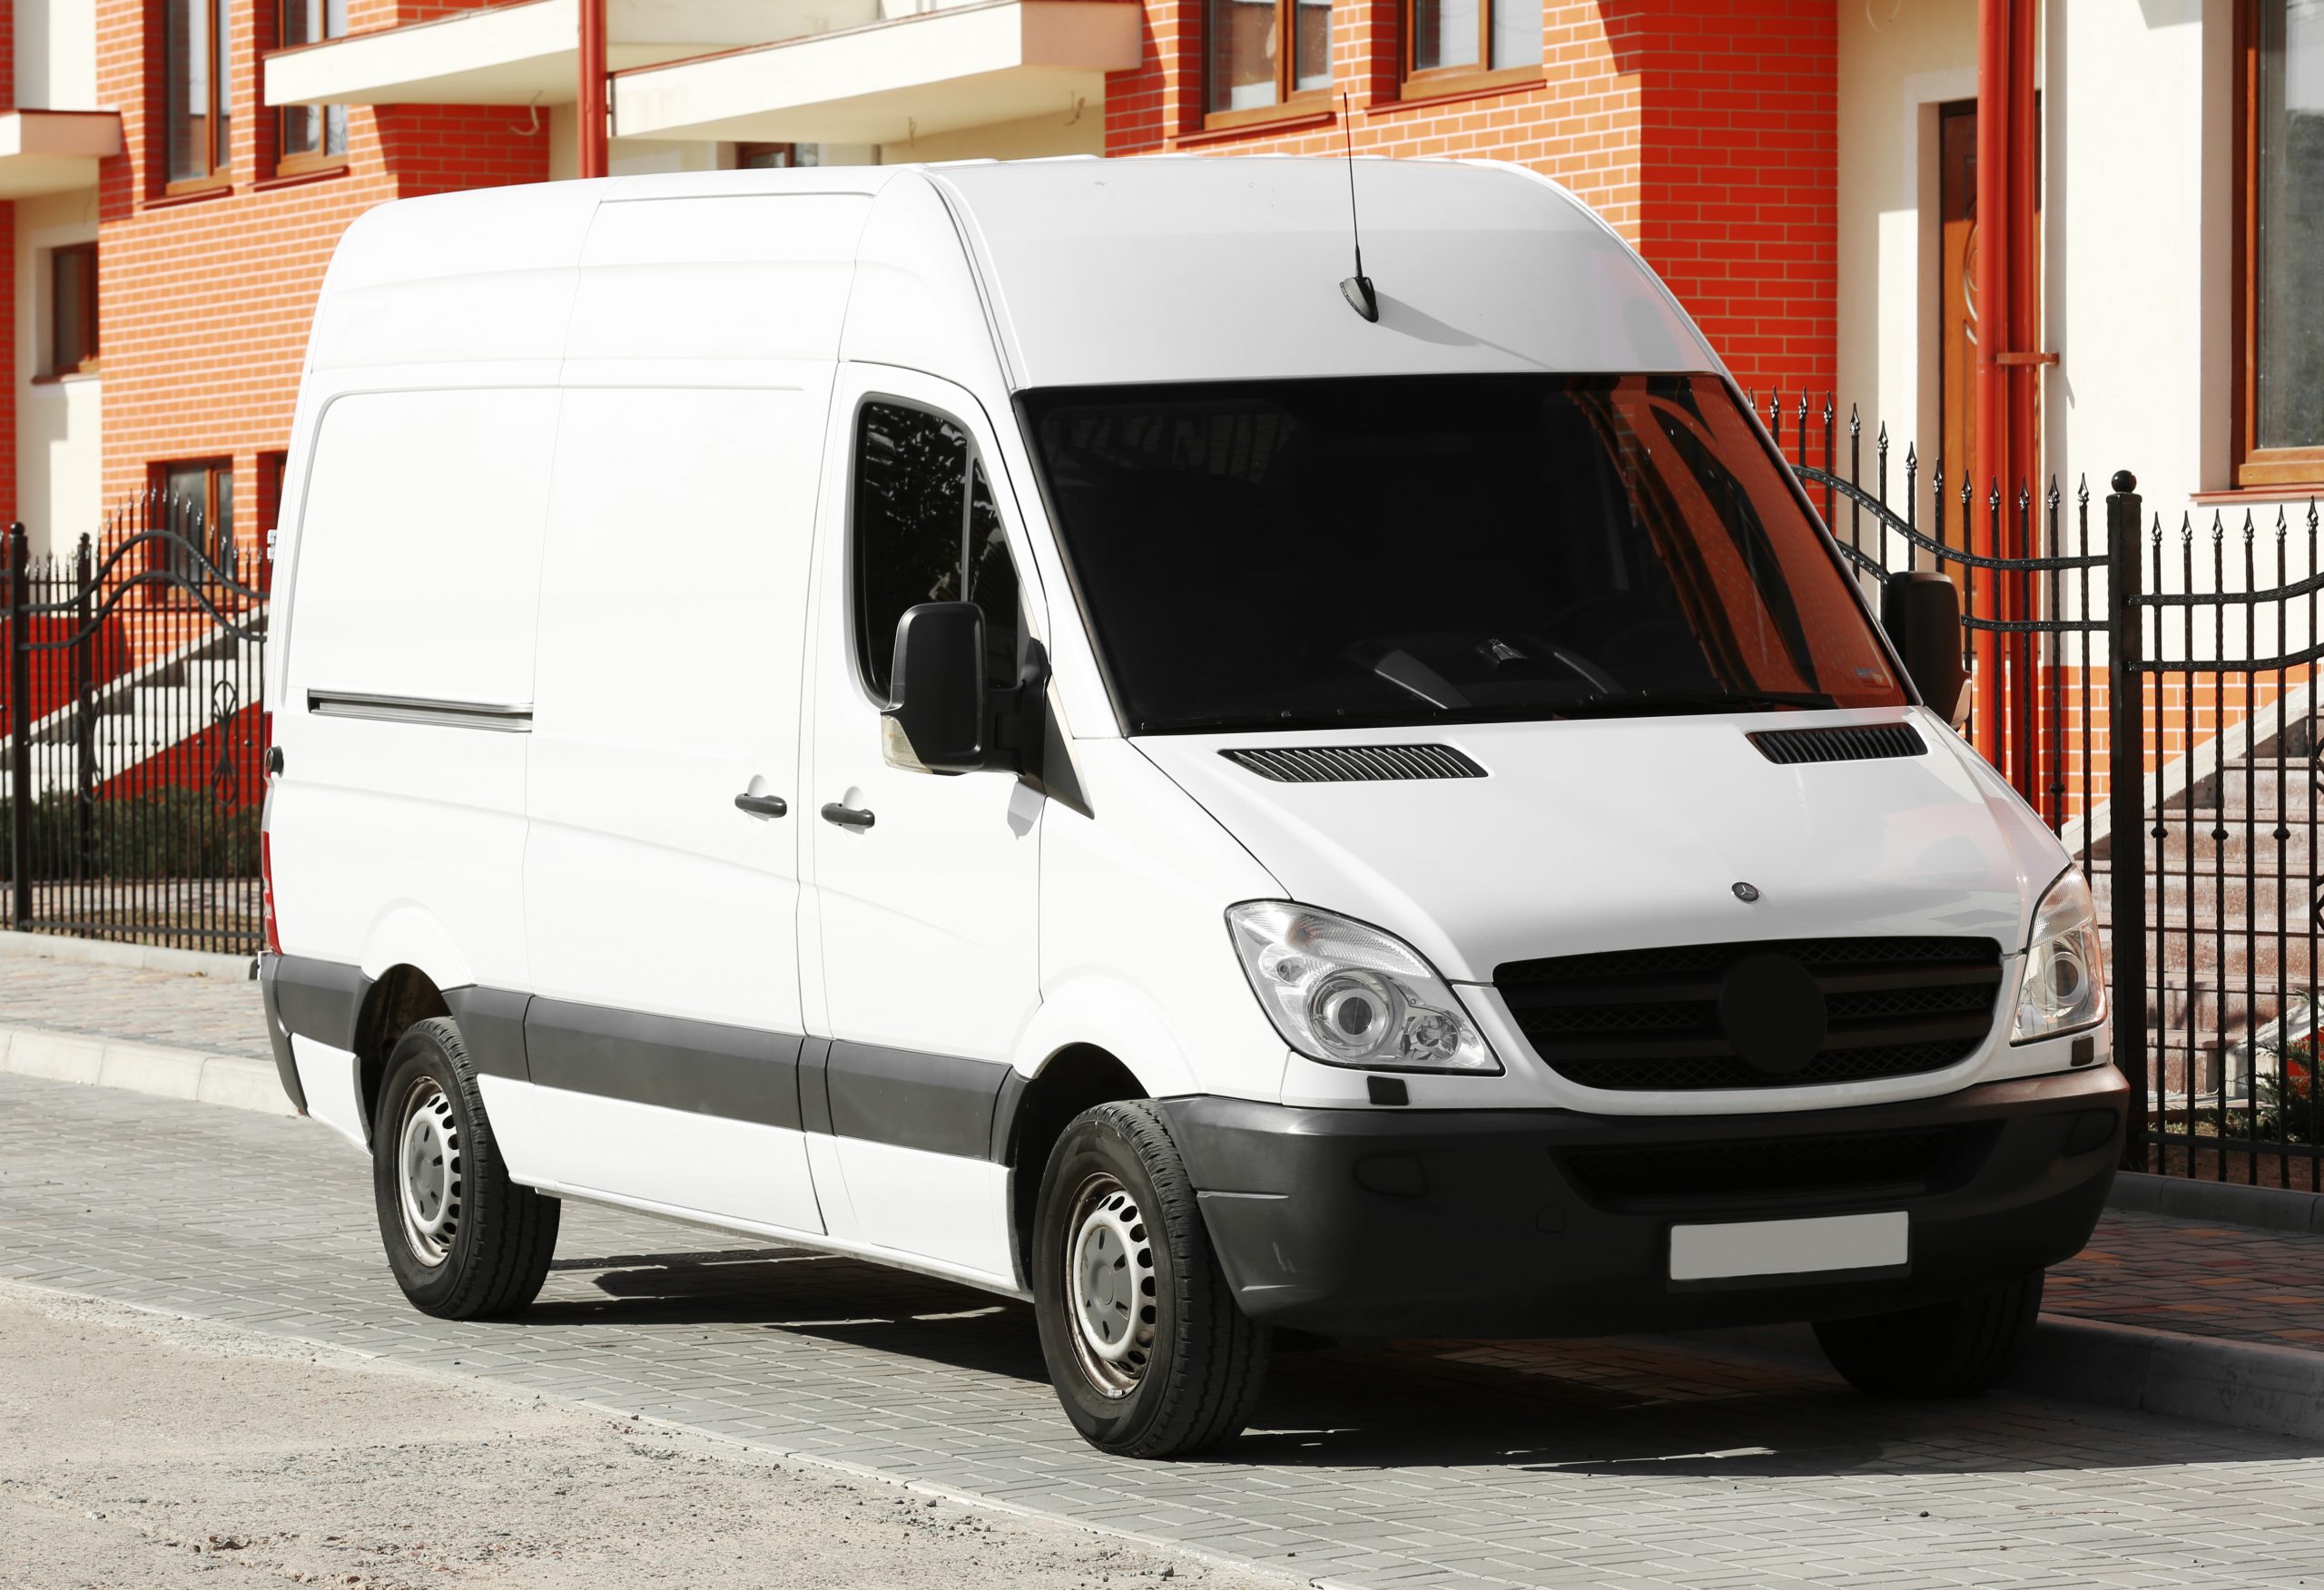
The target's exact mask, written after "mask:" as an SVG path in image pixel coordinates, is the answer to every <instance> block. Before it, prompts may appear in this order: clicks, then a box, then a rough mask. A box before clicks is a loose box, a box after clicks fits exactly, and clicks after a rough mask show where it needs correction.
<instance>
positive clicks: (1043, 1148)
mask: <svg viewBox="0 0 2324 1590" xmlns="http://www.w3.org/2000/svg"><path fill="white" fill-rule="evenodd" d="M1152 1096H1153V1095H1152V1094H1150V1093H1148V1092H1147V1085H1146V1084H1145V1083H1144V1082H1142V1081H1141V1080H1140V1079H1139V1077H1138V1075H1137V1073H1136V1072H1135V1071H1133V1070H1131V1069H1130V1068H1129V1066H1128V1065H1126V1064H1124V1063H1123V1061H1122V1060H1121V1058H1120V1057H1119V1056H1118V1055H1115V1054H1113V1053H1112V1052H1110V1051H1109V1050H1108V1049H1106V1048H1105V1047H1103V1046H1102V1045H1097V1044H1093V1043H1087V1042H1077V1043H1071V1044H1068V1045H1064V1046H1063V1047H1061V1048H1059V1050H1058V1051H1057V1052H1056V1053H1054V1054H1052V1055H1049V1056H1048V1058H1047V1059H1046V1060H1044V1061H1043V1063H1042V1065H1041V1066H1040V1069H1039V1070H1038V1071H1036V1072H1034V1073H1033V1075H1031V1076H1029V1077H1026V1076H1023V1075H1022V1074H1021V1073H1019V1074H1016V1075H1015V1077H1013V1078H1012V1085H1010V1086H1009V1087H1008V1088H1007V1089H1006V1090H1005V1091H1004V1092H1003V1094H1002V1095H1001V1098H1000V1108H999V1111H998V1113H997V1114H996V1118H995V1120H994V1122H993V1143H994V1149H995V1157H996V1158H998V1159H999V1160H1000V1163H1003V1164H1005V1165H1007V1166H1008V1167H1009V1259H1010V1261H1011V1263H1012V1265H1013V1266H1014V1268H1015V1270H1016V1271H1017V1280H1018V1283H1019V1285H1021V1286H1025V1287H1030V1286H1031V1284H1032V1271H1031V1267H1030V1265H1029V1261H1028V1255H1029V1253H1030V1252H1031V1248H1032V1235H1033V1211H1034V1205H1035V1203H1036V1202H1038V1200H1039V1197H1040V1190H1041V1173H1042V1171H1043V1170H1044V1169H1046V1168H1047V1166H1048V1164H1049V1152H1050V1151H1051V1150H1052V1149H1054V1148H1055V1147H1056V1146H1057V1142H1058V1139H1059V1138H1060V1137H1062V1136H1064V1135H1065V1129H1066V1127H1067V1126H1068V1125H1069V1124H1071V1123H1072V1121H1073V1118H1074V1117H1075V1116H1076V1115H1078V1114H1081V1112H1082V1111H1084V1110H1087V1109H1091V1108H1094V1107H1095V1106H1097V1105H1098V1104H1114V1103H1117V1102H1118V1101H1121V1100H1125V1099H1142V1098H1150V1097H1152Z"/></svg>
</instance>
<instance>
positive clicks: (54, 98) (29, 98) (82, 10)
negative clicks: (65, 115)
mask: <svg viewBox="0 0 2324 1590" xmlns="http://www.w3.org/2000/svg"><path fill="white" fill-rule="evenodd" d="M15 20H16V82H15V92H16V98H15V103H16V105H17V106H18V107H19V108H20V109H24V110H29V111H95V110H103V109H105V108H106V107H104V106H103V105H100V104H98V103H97V8H96V6H95V5H94V4H93V0H15Z"/></svg>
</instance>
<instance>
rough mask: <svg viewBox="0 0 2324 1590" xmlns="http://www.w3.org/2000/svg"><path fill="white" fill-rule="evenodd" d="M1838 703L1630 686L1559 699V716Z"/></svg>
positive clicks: (1812, 696)
mask: <svg viewBox="0 0 2324 1590" xmlns="http://www.w3.org/2000/svg"><path fill="white" fill-rule="evenodd" d="M1837 705H1839V703H1838V702H1836V701H1834V700H1833V699H1832V698H1831V697H1830V696H1827V695H1824V694H1821V693H1819V692H1815V691H1716V690H1632V691H1622V692H1611V691H1609V692H1603V693H1601V694H1599V695H1588V696H1578V697H1576V698H1575V699H1573V700H1572V701H1570V702H1557V703H1556V704H1555V705H1554V706H1553V707H1551V711H1552V712H1556V713H1557V714H1558V715H1559V716H1560V717H1566V718H1595V717H1608V718H1614V717H1622V716H1626V715H1629V714H1632V713H1637V714H1645V713H1649V712H1810V711H1814V710H1817V709H1818V708H1823V707H1836V706H1837Z"/></svg>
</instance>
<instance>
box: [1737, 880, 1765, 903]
mask: <svg viewBox="0 0 2324 1590" xmlns="http://www.w3.org/2000/svg"><path fill="white" fill-rule="evenodd" d="M1735 898H1737V899H1738V900H1741V901H1742V902H1743V903H1744V904H1745V905H1747V906H1748V905H1749V904H1750V903H1751V902H1752V901H1753V900H1756V899H1758V898H1759V890H1758V886H1757V885H1755V884H1748V883H1738V884H1737V885H1736V886H1735Z"/></svg>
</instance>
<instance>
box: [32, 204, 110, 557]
mask: <svg viewBox="0 0 2324 1590" xmlns="http://www.w3.org/2000/svg"><path fill="white" fill-rule="evenodd" d="M96 235H97V195H96V192H95V191H94V189H92V190H90V191H87V192H84V193H64V194H58V195H55V196H53V197H50V198H45V199H24V200H19V201H17V203H16V260H15V266H16V295H15V296H16V301H15V317H16V368H15V370H14V371H13V372H12V374H13V376H14V378H15V383H16V509H15V512H16V515H17V517H19V518H21V519H22V520H24V522H25V529H26V530H27V531H28V532H29V533H30V535H31V540H32V545H33V550H34V553H35V554H37V553H40V552H42V551H44V550H54V551H59V552H64V551H69V550H70V549H71V548H72V546H73V545H74V543H75V542H77V541H78V540H79V539H80V537H81V535H82V533H83V532H84V531H86V532H89V533H90V534H93V535H94V533H95V532H96V530H97V528H98V521H99V517H100V515H102V513H103V506H104V501H103V464H104V457H103V443H102V434H101V431H100V427H101V425H102V423H103V394H104V388H103V377H101V376H97V375H87V376H72V377H67V378H64V379H63V380H57V381H35V380H34V376H36V375H38V374H39V373H41V372H42V371H43V370H44V369H46V368H48V359H49V331H48V306H47V303H46V301H45V300H46V299H47V294H48V254H49V251H50V250H53V249H55V248H57V247H59V246H60V245H63V244H68V243H85V242H90V241H93V240H94V239H95V238H96Z"/></svg>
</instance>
